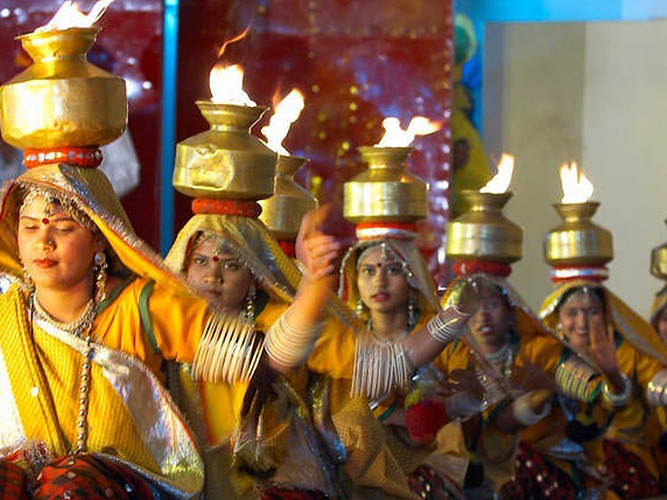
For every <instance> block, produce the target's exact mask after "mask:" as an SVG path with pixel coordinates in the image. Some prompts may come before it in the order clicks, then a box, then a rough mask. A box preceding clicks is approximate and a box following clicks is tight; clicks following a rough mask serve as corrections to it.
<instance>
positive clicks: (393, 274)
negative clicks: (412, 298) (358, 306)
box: [357, 246, 410, 313]
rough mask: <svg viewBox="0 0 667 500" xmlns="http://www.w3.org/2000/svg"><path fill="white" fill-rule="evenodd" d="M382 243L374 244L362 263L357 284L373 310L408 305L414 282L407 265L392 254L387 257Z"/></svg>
mask: <svg viewBox="0 0 667 500" xmlns="http://www.w3.org/2000/svg"><path fill="white" fill-rule="evenodd" d="M383 253H384V252H383V251H382V248H381V247H380V246H376V247H372V248H370V249H369V250H367V251H366V252H364V254H363V255H362V257H361V260H360V261H359V264H358V269H359V271H358V273H357V288H358V289H359V295H360V296H361V301H362V302H363V303H364V305H365V306H366V307H368V309H369V310H370V311H371V312H383V313H386V312H394V311H396V310H398V309H405V308H406V305H407V302H408V291H409V288H410V285H409V284H408V280H407V279H406V277H405V273H404V271H403V265H402V264H401V262H400V261H398V260H397V259H396V258H395V257H393V256H392V255H391V254H390V255H387V256H385V257H383Z"/></svg>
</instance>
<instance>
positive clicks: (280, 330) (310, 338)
mask: <svg viewBox="0 0 667 500" xmlns="http://www.w3.org/2000/svg"><path fill="white" fill-rule="evenodd" d="M288 311H289V309H288V310H287V311H285V312H284V313H283V314H282V315H281V316H280V318H278V320H277V321H276V322H275V323H273V325H271V326H270V327H269V329H268V331H267V332H266V352H267V354H268V355H269V356H270V357H271V358H272V359H273V360H275V361H276V362H278V363H279V364H280V365H282V366H288V367H293V366H299V365H300V364H301V363H303V362H304V361H305V360H306V358H308V356H309V355H310V352H311V351H312V349H313V346H314V345H315V340H316V339H317V332H318V331H319V330H320V326H321V325H320V324H318V325H316V326H315V328H312V329H306V330H297V329H296V328H294V327H293V326H292V325H291V324H290V323H289V321H287V318H286V315H287V312H288Z"/></svg>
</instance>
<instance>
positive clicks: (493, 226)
mask: <svg viewBox="0 0 667 500" xmlns="http://www.w3.org/2000/svg"><path fill="white" fill-rule="evenodd" d="M461 194H462V196H463V198H464V199H465V200H466V202H467V203H468V204H469V206H470V209H469V210H468V211H467V212H466V213H464V214H463V215H461V216H460V217H458V218H456V219H454V220H453V221H451V222H450V223H449V225H448V226H447V245H446V253H447V256H448V257H451V258H455V259H461V260H481V261H489V262H499V263H506V264H510V263H512V262H516V261H517V260H519V259H521V255H522V246H523V229H522V228H521V227H519V226H518V225H516V224H514V223H513V222H511V221H510V220H508V219H507V218H505V216H504V215H503V213H502V209H503V207H504V206H505V205H506V204H507V202H508V201H509V199H510V198H511V197H512V193H511V192H505V193H481V192H479V191H478V190H467V189H466V190H463V191H462V193H461Z"/></svg>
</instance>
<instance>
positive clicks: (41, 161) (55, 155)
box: [23, 146, 102, 168]
mask: <svg viewBox="0 0 667 500" xmlns="http://www.w3.org/2000/svg"><path fill="white" fill-rule="evenodd" d="M49 163H67V164H68V165H72V166H75V167H84V168H95V167H99V166H100V164H101V163H102V151H100V149H99V148H98V147H96V146H90V147H80V148H76V147H67V148H50V149H25V150H23V164H24V165H25V167H26V168H34V167H39V166H41V165H48V164H49Z"/></svg>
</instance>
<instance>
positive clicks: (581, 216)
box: [544, 201, 614, 266]
mask: <svg viewBox="0 0 667 500" xmlns="http://www.w3.org/2000/svg"><path fill="white" fill-rule="evenodd" d="M599 206H600V204H599V203H598V202H595V201H587V202H583V203H557V204H555V205H554V208H555V209H556V211H557V212H558V213H559V215H560V216H561V217H562V218H563V223H562V224H560V225H559V226H557V227H555V228H553V229H552V230H551V231H549V232H548V233H547V235H546V236H545V238H544V257H545V260H546V261H547V262H548V263H549V264H550V265H552V266H604V265H605V264H607V263H608V262H610V261H611V260H612V259H613V258H614V250H613V241H612V235H611V232H610V231H608V230H607V229H604V228H602V227H600V226H598V225H596V224H594V223H593V222H592V221H591V218H592V217H593V215H594V214H595V212H596V211H597V209H598V207H599Z"/></svg>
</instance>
